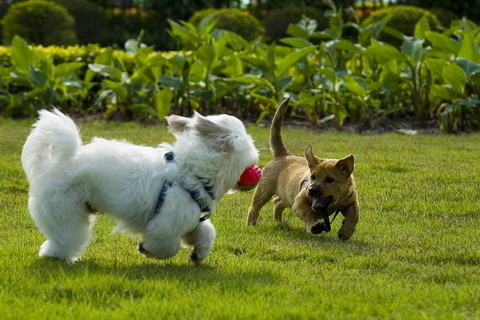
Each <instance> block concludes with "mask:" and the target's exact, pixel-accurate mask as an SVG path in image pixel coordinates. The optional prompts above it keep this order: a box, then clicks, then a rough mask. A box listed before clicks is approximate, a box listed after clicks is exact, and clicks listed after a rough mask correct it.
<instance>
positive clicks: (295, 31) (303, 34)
mask: <svg viewBox="0 0 480 320" xmlns="http://www.w3.org/2000/svg"><path fill="white" fill-rule="evenodd" d="M287 34H288V35H290V36H293V37H296V38H303V39H308V32H307V31H306V30H305V29H303V28H301V27H299V26H297V25H296V24H289V25H288V28H287Z"/></svg>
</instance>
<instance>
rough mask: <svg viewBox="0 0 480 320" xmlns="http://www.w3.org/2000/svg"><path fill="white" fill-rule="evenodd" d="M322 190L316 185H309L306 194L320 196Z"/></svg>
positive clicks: (314, 196) (313, 196)
mask: <svg viewBox="0 0 480 320" xmlns="http://www.w3.org/2000/svg"><path fill="white" fill-rule="evenodd" d="M322 194H323V192H322V190H320V188H319V187H316V186H310V187H309V188H308V195H309V196H310V197H312V198H321V197H322Z"/></svg>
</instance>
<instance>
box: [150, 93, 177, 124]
mask: <svg viewBox="0 0 480 320" xmlns="http://www.w3.org/2000/svg"><path fill="white" fill-rule="evenodd" d="M172 99H173V92H172V90H170V89H169V88H163V89H162V90H160V91H159V92H157V93H156V94H155V98H154V103H155V110H156V111H157V118H158V119H159V120H163V119H164V118H165V116H166V115H167V114H168V113H169V112H170V108H171V106H172Z"/></svg>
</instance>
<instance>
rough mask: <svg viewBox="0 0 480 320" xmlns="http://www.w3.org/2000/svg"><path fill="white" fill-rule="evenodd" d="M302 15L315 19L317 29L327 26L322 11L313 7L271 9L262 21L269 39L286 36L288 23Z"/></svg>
mask: <svg viewBox="0 0 480 320" xmlns="http://www.w3.org/2000/svg"><path fill="white" fill-rule="evenodd" d="M303 16H307V17H309V18H310V19H314V20H317V23H318V27H319V29H321V30H323V29H325V28H326V27H327V26H328V20H327V18H325V16H324V13H323V11H321V10H319V9H316V8H313V7H285V8H282V9H277V10H273V11H272V12H271V13H270V14H269V15H268V16H267V17H265V19H263V21H262V23H263V26H264V27H265V30H266V34H267V37H268V39H269V40H273V41H275V40H278V39H281V38H284V37H286V36H287V28H288V25H289V24H291V23H293V24H296V23H298V22H299V21H300V20H301V19H302V17H303Z"/></svg>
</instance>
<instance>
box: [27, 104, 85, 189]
mask: <svg viewBox="0 0 480 320" xmlns="http://www.w3.org/2000/svg"><path fill="white" fill-rule="evenodd" d="M39 114H40V116H39V119H38V121H37V122H36V123H35V124H34V125H33V127H34V129H33V130H32V132H31V133H30V135H29V136H28V138H27V141H26V142H25V145H24V146H23V150H22V165H23V170H24V171H25V174H26V175H27V178H28V180H29V181H32V179H33V178H34V177H36V176H37V175H38V174H39V173H42V172H46V171H50V170H54V169H57V168H59V167H61V166H62V165H64V164H66V163H67V162H68V161H69V160H71V159H72V158H73V157H74V156H75V154H76V153H77V151H78V149H79V148H80V146H81V145H82V140H81V139H80V135H79V133H78V129H77V126H76V125H75V123H73V121H72V119H70V118H69V117H67V116H66V115H64V114H63V113H61V112H60V111H58V110H57V109H54V110H53V112H50V111H47V110H41V111H40V113H39Z"/></svg>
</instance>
